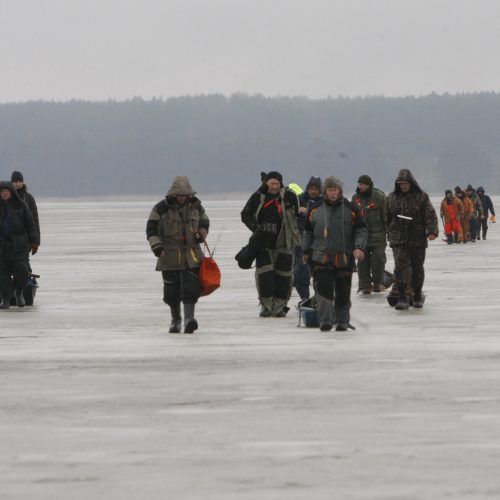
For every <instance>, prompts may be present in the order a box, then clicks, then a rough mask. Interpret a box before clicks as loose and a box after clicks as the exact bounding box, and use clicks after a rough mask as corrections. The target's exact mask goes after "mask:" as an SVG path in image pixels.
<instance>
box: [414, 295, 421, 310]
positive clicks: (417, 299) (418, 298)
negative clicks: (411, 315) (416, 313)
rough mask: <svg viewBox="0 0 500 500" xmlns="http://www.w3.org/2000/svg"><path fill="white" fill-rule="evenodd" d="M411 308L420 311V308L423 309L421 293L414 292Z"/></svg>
mask: <svg viewBox="0 0 500 500" xmlns="http://www.w3.org/2000/svg"><path fill="white" fill-rule="evenodd" d="M413 307H414V308H415V309H422V307H424V297H423V296H422V292H415V295H413Z"/></svg>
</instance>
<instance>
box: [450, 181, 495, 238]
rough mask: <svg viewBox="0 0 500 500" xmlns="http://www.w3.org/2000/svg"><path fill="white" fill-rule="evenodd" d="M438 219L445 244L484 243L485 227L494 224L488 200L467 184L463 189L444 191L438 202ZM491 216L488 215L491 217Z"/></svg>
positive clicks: (492, 211)
mask: <svg viewBox="0 0 500 500" xmlns="http://www.w3.org/2000/svg"><path fill="white" fill-rule="evenodd" d="M440 213H441V219H442V221H443V226H444V232H445V235H446V240H447V242H448V244H450V245H451V244H453V243H467V242H468V241H470V242H471V243H475V242H476V241H477V240H480V239H481V233H482V239H483V240H485V239H486V234H487V233H488V223H495V222H496V215H495V209H494V207H493V202H492V201H491V198H490V197H489V196H488V195H487V194H486V193H485V192H484V188H483V187H482V186H479V187H478V188H477V189H474V188H473V187H472V186H471V185H470V184H469V185H468V186H467V187H466V188H465V189H462V188H461V187H460V186H456V187H455V194H453V192H452V191H451V189H447V190H446V191H445V197H444V199H443V200H442V201H441V209H440ZM490 214H491V215H490Z"/></svg>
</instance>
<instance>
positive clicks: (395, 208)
mask: <svg viewBox="0 0 500 500" xmlns="http://www.w3.org/2000/svg"><path fill="white" fill-rule="evenodd" d="M241 220H242V222H243V223H244V224H245V225H246V226H247V227H248V229H249V230H250V231H251V233H252V234H251V236H250V239H249V242H248V245H247V247H248V248H251V249H252V252H248V251H247V252H244V251H243V250H245V248H244V249H242V251H241V252H239V253H238V255H237V256H236V258H237V260H238V263H239V265H240V267H243V268H249V267H250V266H249V265H248V255H251V258H250V260H251V261H253V260H255V279H256V286H257V292H258V297H259V302H260V316H261V317H263V318H269V317H277V318H280V317H285V316H286V314H287V312H288V310H289V308H288V301H289V299H290V296H291V293H292V288H293V286H294V285H295V287H296V289H297V291H298V293H299V295H300V297H301V299H302V300H303V299H306V298H308V297H309V294H310V292H309V288H310V280H311V277H312V278H313V285H314V292H315V299H316V303H317V311H318V319H319V328H320V329H321V330H322V331H329V330H331V329H332V328H334V327H335V329H336V330H337V331H345V330H347V329H349V328H353V327H352V325H351V323H350V309H351V286H352V275H353V272H354V271H355V270H356V268H357V271H358V273H359V286H360V291H361V292H362V293H363V294H370V293H372V292H383V291H384V290H385V287H384V268H385V264H386V255H385V250H386V245H387V243H386V242H387V241H388V242H389V245H390V247H391V248H392V251H393V256H394V264H395V268H394V282H395V284H394V287H393V288H395V289H396V290H397V293H398V299H397V304H396V309H398V310H404V309H408V308H409V305H410V294H411V298H412V304H413V306H414V307H415V308H421V307H423V296H422V287H423V283H424V262H425V254H426V248H427V245H428V240H433V239H435V238H436V237H437V236H438V234H439V229H438V218H437V215H436V212H435V210H434V208H433V206H432V204H431V201H430V199H429V196H428V195H427V193H425V192H424V191H422V189H421V188H420V186H419V185H418V183H417V181H416V180H415V178H414V177H413V175H412V173H411V172H410V170H408V169H402V170H401V171H400V172H399V174H398V176H397V177H396V179H395V182H394V190H393V192H391V193H390V194H389V196H386V195H385V194H384V193H383V192H382V191H381V190H379V189H377V188H375V187H374V184H373V181H372V179H371V178H370V176H368V175H362V176H360V177H359V179H358V185H357V189H356V193H355V194H354V195H353V197H352V199H350V200H348V199H347V198H346V197H345V196H344V186H343V183H342V181H341V180H340V179H338V178H337V177H334V176H330V177H327V178H326V179H325V180H324V181H323V182H322V181H321V179H319V178H318V177H311V178H310V180H309V182H308V184H307V186H306V189H305V191H304V192H303V193H301V194H300V196H298V195H297V193H296V192H294V190H293V189H291V188H290V187H288V186H285V184H284V182H283V177H282V175H281V174H280V173H279V172H276V171H272V172H268V173H262V174H261V185H260V187H259V188H258V190H257V191H256V192H254V193H253V194H252V195H251V196H250V198H249V199H248V201H247V203H246V204H245V206H244V208H243V210H242V212H241ZM209 226H210V223H209V219H208V216H207V214H206V212H205V210H204V208H203V206H202V204H201V202H200V200H199V199H198V198H197V197H196V196H195V193H194V191H193V189H192V187H191V185H190V183H189V180H188V178H187V177H183V176H179V177H176V178H175V179H174V181H173V184H172V186H171V188H170V190H169V191H168V193H167V195H166V197H165V198H164V199H163V200H161V201H160V202H159V203H157V204H156V205H155V206H154V208H153V209H152V211H151V214H150V216H149V219H148V222H147V227H146V235H147V239H148V241H149V244H150V246H151V250H152V251H153V253H154V254H155V256H156V257H157V265H156V269H157V270H158V271H161V272H162V277H163V300H164V302H165V303H166V304H168V305H169V306H170V310H171V325H170V330H169V331H170V332H171V333H178V332H180V331H181V330H182V318H181V304H183V307H184V332H185V333H192V332H194V331H195V330H196V329H197V328H198V323H197V321H196V319H195V317H194V311H195V304H196V302H197V300H198V297H199V293H200V284H199V280H198V273H199V268H200V264H201V261H202V259H203V251H202V248H201V244H202V243H203V242H204V241H205V239H206V237H207V234H208V231H209ZM243 257H244V259H245V262H244V263H243V262H241V261H240V260H239V259H240V258H241V259H243Z"/></svg>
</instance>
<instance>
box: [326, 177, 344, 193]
mask: <svg viewBox="0 0 500 500" xmlns="http://www.w3.org/2000/svg"><path fill="white" fill-rule="evenodd" d="M336 187H337V188H340V190H342V189H344V183H343V182H342V181H341V180H340V179H339V178H338V177H335V176H333V175H331V176H330V177H327V178H326V179H325V182H324V183H323V191H326V190H327V189H328V188H336Z"/></svg>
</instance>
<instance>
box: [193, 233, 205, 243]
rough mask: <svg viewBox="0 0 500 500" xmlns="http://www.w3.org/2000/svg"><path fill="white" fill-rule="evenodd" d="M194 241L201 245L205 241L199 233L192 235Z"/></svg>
mask: <svg viewBox="0 0 500 500" xmlns="http://www.w3.org/2000/svg"><path fill="white" fill-rule="evenodd" d="M194 241H196V243H203V242H204V241H205V238H203V235H202V234H201V233H196V234H195V235H194Z"/></svg>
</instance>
